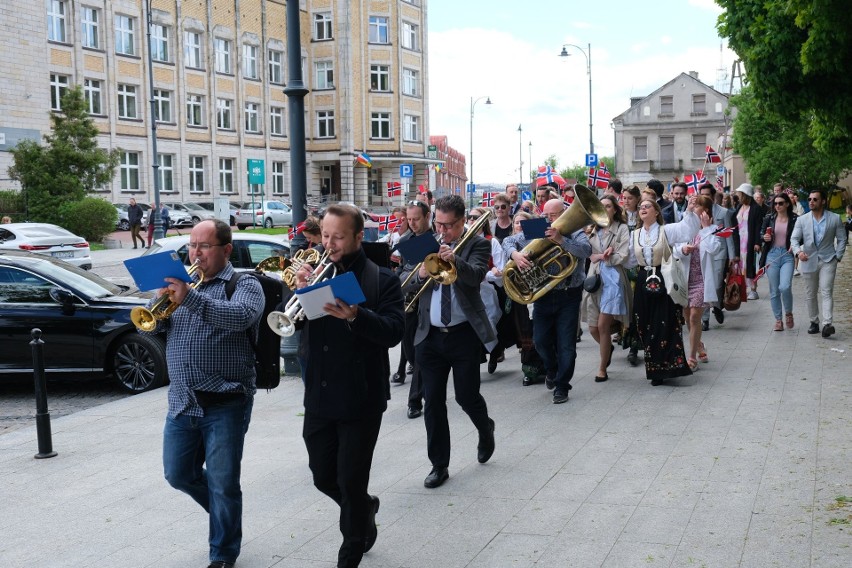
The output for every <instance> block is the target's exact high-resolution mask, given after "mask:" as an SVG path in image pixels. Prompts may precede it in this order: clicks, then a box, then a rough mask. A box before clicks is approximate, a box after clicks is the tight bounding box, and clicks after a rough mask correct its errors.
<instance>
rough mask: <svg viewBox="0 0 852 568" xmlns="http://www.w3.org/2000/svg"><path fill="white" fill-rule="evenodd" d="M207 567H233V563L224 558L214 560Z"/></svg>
mask: <svg viewBox="0 0 852 568" xmlns="http://www.w3.org/2000/svg"><path fill="white" fill-rule="evenodd" d="M207 568H234V563H233V562H225V561H224V560H214V561H213V562H211V563H210V565H209V566H208V567H207Z"/></svg>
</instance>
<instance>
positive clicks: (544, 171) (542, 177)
mask: <svg viewBox="0 0 852 568" xmlns="http://www.w3.org/2000/svg"><path fill="white" fill-rule="evenodd" d="M548 183H555V184H556V185H558V186H559V189H562V188H563V187H565V186H566V185H568V184H567V183H566V182H565V180H564V179H562V176H560V175H559V174H558V173H556V170H554V169H553V168H552V167H550V166H539V167H538V173H537V174H536V176H535V186H536V187H541V186H543V185H545V184H548Z"/></svg>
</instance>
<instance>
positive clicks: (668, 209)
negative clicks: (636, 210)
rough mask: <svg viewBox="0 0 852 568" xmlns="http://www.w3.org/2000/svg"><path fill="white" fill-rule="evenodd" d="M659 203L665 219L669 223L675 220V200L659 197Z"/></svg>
mask: <svg viewBox="0 0 852 568" xmlns="http://www.w3.org/2000/svg"><path fill="white" fill-rule="evenodd" d="M657 204H658V205H659V206H660V209H661V212H662V214H663V221H665V223H666V224H667V225H668V224H669V223H674V222H675V214H674V202H673V201H666V200H665V199H662V198H661V199H658V200H657Z"/></svg>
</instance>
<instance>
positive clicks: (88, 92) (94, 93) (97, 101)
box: [83, 79, 104, 116]
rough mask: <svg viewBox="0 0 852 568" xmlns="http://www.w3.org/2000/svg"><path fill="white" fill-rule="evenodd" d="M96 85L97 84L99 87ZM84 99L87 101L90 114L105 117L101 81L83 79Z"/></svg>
mask: <svg viewBox="0 0 852 568" xmlns="http://www.w3.org/2000/svg"><path fill="white" fill-rule="evenodd" d="M95 83H97V86H96V85H95ZM83 98H84V99H85V101H86V106H87V107H88V108H87V110H88V111H89V114H91V115H94V116H103V114H104V113H103V112H102V111H103V89H102V88H101V80H100V79H83ZM95 107H97V108H95Z"/></svg>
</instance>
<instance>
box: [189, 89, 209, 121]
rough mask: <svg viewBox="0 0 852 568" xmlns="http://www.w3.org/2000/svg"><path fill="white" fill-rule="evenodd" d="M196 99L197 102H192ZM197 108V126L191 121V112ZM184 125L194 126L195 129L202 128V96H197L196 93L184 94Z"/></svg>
mask: <svg viewBox="0 0 852 568" xmlns="http://www.w3.org/2000/svg"><path fill="white" fill-rule="evenodd" d="M191 98H192V99H191ZM195 98H197V100H194V99H195ZM196 107H197V108H198V121H199V122H198V124H196V123H195V122H194V121H193V120H192V119H193V118H194V116H193V113H192V112H191V110H194V109H195V108H196ZM186 125H187V126H195V127H202V128H203V127H204V126H205V124H204V95H199V94H196V93H187V94H186Z"/></svg>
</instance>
